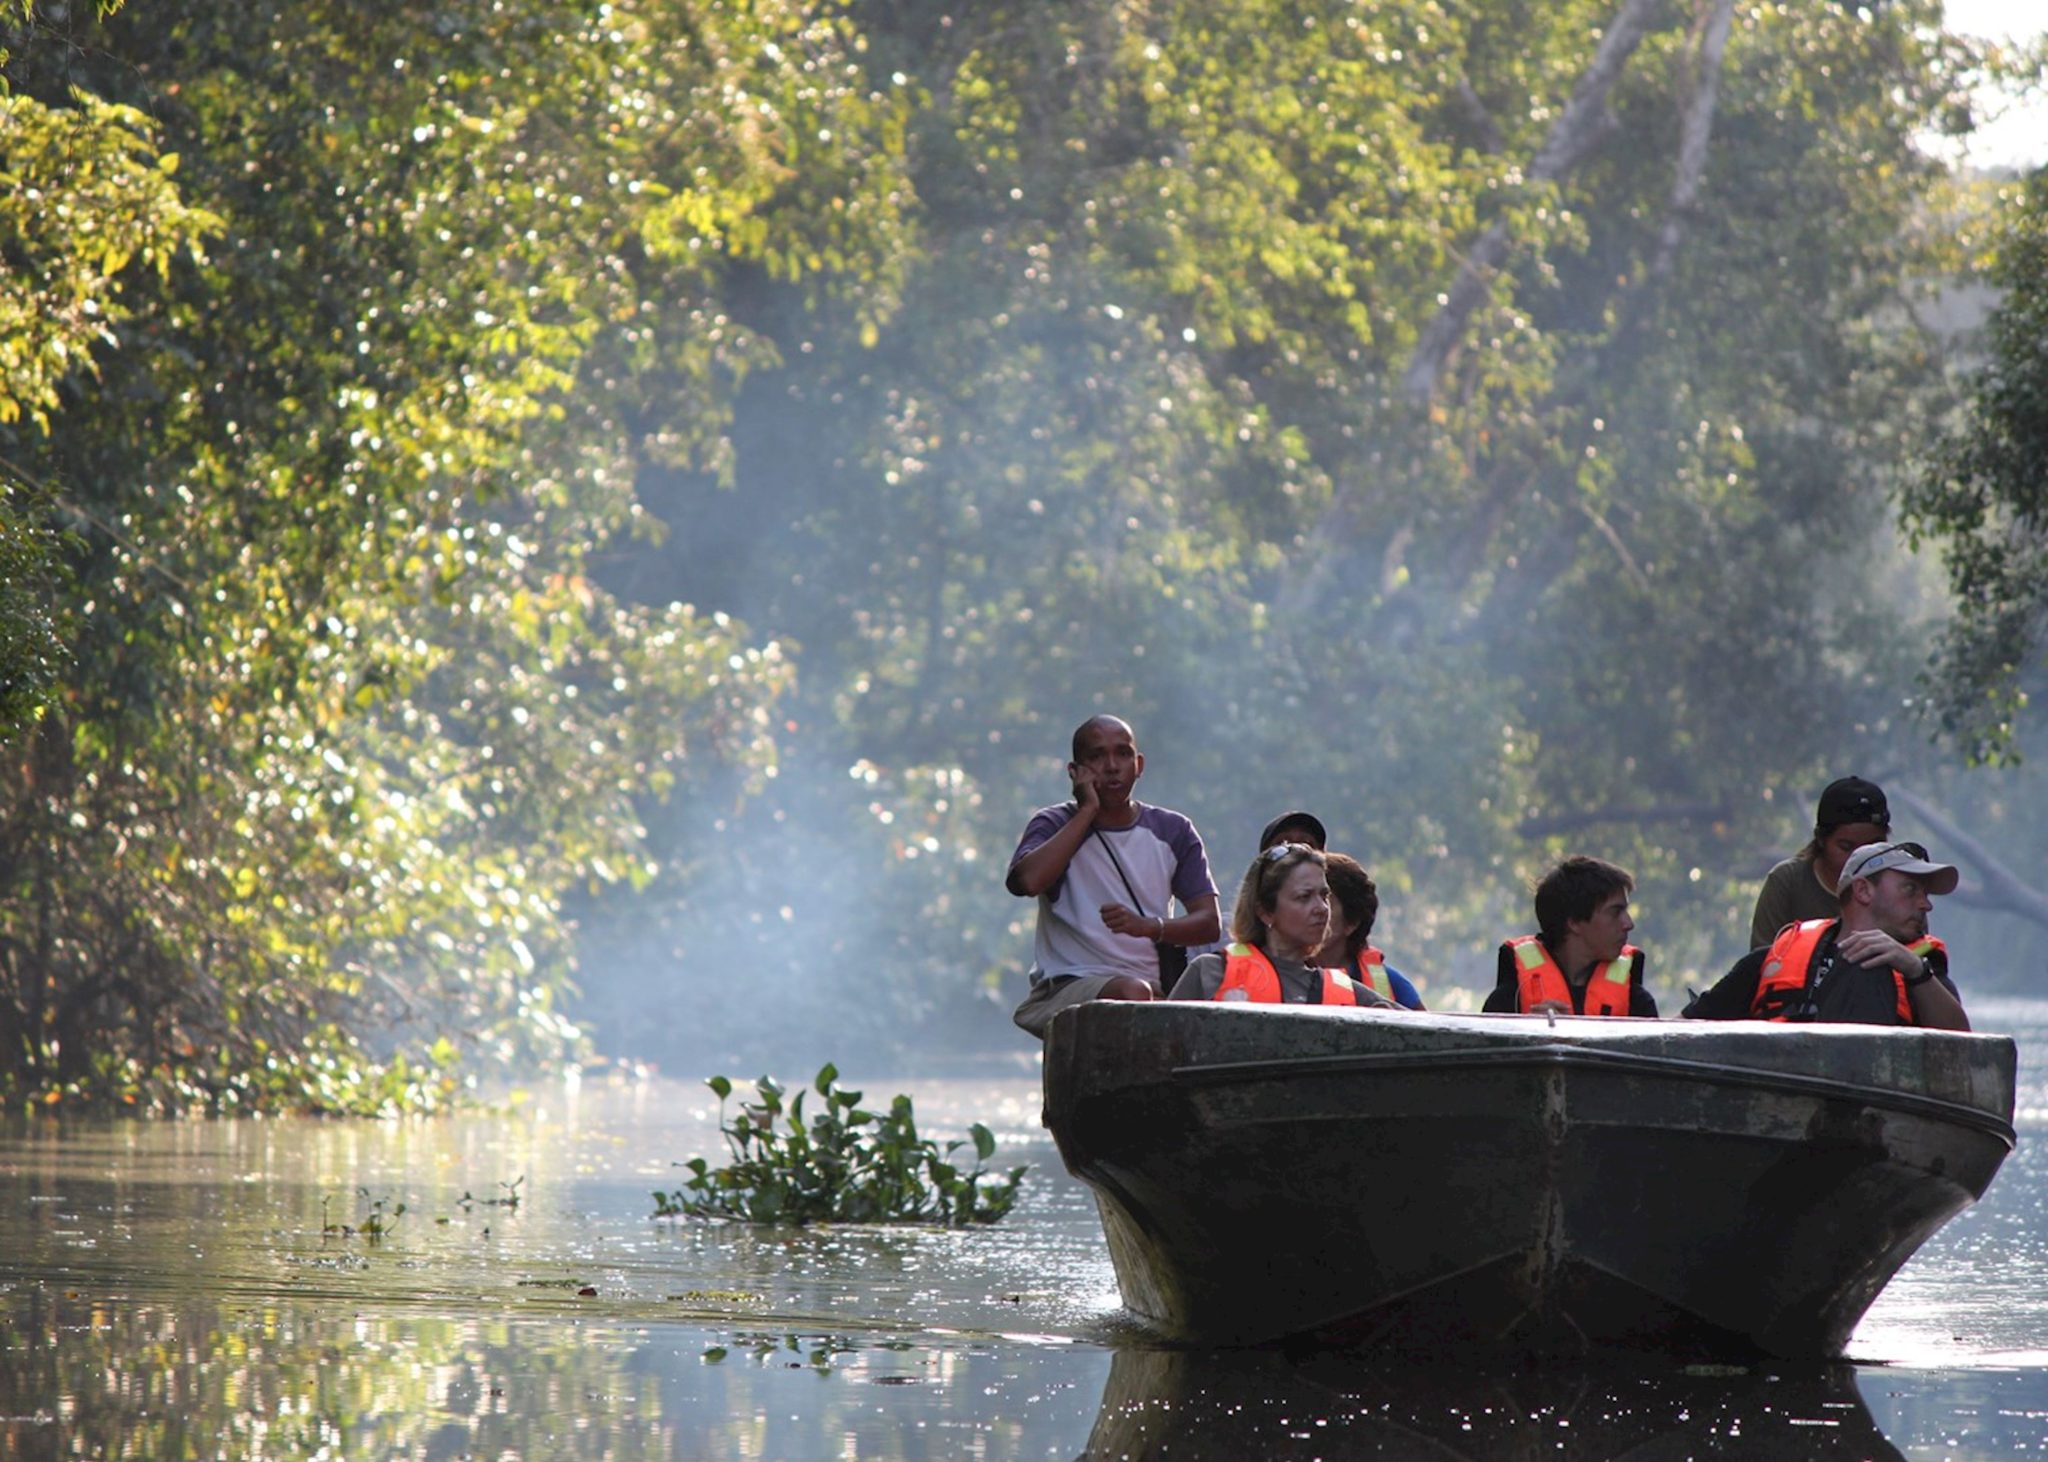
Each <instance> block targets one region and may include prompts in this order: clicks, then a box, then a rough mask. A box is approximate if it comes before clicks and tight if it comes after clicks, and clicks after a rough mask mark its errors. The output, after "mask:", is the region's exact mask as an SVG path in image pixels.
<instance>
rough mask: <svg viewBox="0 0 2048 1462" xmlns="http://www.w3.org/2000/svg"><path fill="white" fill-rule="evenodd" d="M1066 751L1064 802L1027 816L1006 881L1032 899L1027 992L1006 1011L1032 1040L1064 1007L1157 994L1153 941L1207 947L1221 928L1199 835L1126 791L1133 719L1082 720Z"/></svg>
mask: <svg viewBox="0 0 2048 1462" xmlns="http://www.w3.org/2000/svg"><path fill="white" fill-rule="evenodd" d="M1073 758H1074V759H1073V760H1072V761H1070V762H1068V763H1067V779H1068V781H1069V782H1070V783H1071V785H1072V788H1073V798H1072V800H1071V801H1068V802H1064V803H1060V804H1058V805H1057V806H1053V807H1042V808H1040V809H1039V810H1038V811H1037V812H1036V813H1034V814H1032V818H1031V821H1030V823H1029V824H1028V825H1027V826H1026V827H1025V829H1024V835H1023V837H1022V838H1020V839H1018V842H1017V851H1016V852H1015V853H1014V854H1013V855H1012V856H1011V858H1010V871H1009V876H1008V878H1007V879H1006V880H1005V886H1006V887H1007V888H1008V889H1009V890H1010V892H1011V893H1013V894H1015V895H1017V896H1018V897H1019V898H1035V899H1037V900H1038V929H1037V935H1036V939H1035V945H1034V954H1035V956H1036V958H1035V960H1034V963H1033V965H1032V969H1031V992H1030V993H1029V994H1028V995H1026V996H1025V997H1024V1001H1023V1003H1022V1004H1020V1005H1019V1006H1018V1007H1017V1009H1016V1012H1015V1014H1014V1015H1013V1017H1012V1018H1013V1019H1014V1020H1015V1021H1016V1022H1017V1024H1018V1025H1019V1026H1021V1027H1023V1028H1024V1029H1025V1030H1027V1031H1030V1032H1031V1034H1033V1035H1035V1036H1037V1037H1038V1038H1039V1039H1040V1040H1043V1039H1044V1038H1045V1031H1046V1027H1047V1026H1049V1025H1050V1024H1051V1023H1052V1018H1053V1016H1054V1015H1055V1014H1056V1013H1057V1012H1059V1011H1061V1010H1064V1009H1066V1008H1067V1007H1068V1006H1069V1005H1076V1004H1079V1003H1080V1002H1082V1001H1084V1000H1155V999H1158V998H1159V997H1160V996H1161V995H1163V994H1164V993H1165V991H1164V990H1162V989H1161V988H1160V975H1159V958H1160V955H1159V948H1158V946H1161V945H1167V946H1180V947H1183V948H1184V947H1186V946H1187V945H1190V944H1208V943H1212V942H1213V941H1214V940H1215V939H1216V938H1217V936H1218V934H1219V933H1221V931H1222V922H1221V919H1220V918H1219V916H1218V909H1217V906H1218V900H1217V895H1216V881H1215V879H1214V878H1212V877H1211V876H1210V873H1209V855H1208V853H1207V852H1206V851H1205V850H1204V848H1203V847H1202V837H1201V834H1200V833H1198V832H1196V831H1195V825H1194V824H1193V823H1192V822H1190V821H1188V819H1187V818H1185V817H1183V816H1182V815H1181V814H1180V813H1178V812H1173V811H1169V810H1168V809H1167V808H1164V807H1148V806H1146V805H1145V804H1143V803H1141V802H1139V801H1138V800H1137V798H1136V797H1134V796H1133V795H1132V793H1133V792H1134V790H1135V789H1136V788H1137V785H1138V778H1139V777H1141V776H1143V775H1144V773H1145V757H1144V754H1143V753H1142V752H1140V751H1139V750H1138V741H1137V737H1136V736H1135V735H1134V734H1133V732H1132V731H1131V728H1130V726H1129V725H1127V724H1126V723H1125V722H1123V721H1121V720H1119V719H1117V718H1116V717H1115V716H1095V717H1092V718H1090V719H1089V720H1086V721H1084V722H1082V723H1081V725H1080V726H1079V727H1077V728H1076V729H1075V731H1074V744H1073ZM1176 899H1177V900H1179V902H1180V908H1181V912H1180V913H1179V914H1177V915H1176V914H1175V913H1174V912H1173V908H1172V905H1173V903H1174V901H1175V900H1176Z"/></svg>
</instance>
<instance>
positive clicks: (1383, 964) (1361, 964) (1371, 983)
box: [1358, 944, 1400, 1005]
mask: <svg viewBox="0 0 2048 1462" xmlns="http://www.w3.org/2000/svg"><path fill="white" fill-rule="evenodd" d="M1358 983H1359V984H1361V985H1364V986H1365V987H1366V988H1367V989H1369V990H1372V991H1374V992H1376V993H1378V994H1381V995H1384V996H1386V997H1387V999H1389V1000H1394V982H1393V981H1392V980H1390V979H1388V978H1387V957H1386V956H1385V955H1384V954H1382V953H1380V952H1379V951H1378V950H1377V949H1374V948H1373V947H1372V946H1371V945H1370V944H1368V945H1366V947H1365V948H1363V949H1361V950H1359V951H1358ZM1394 1003H1395V1004H1397V1005H1398V1004H1399V1003H1400V1002H1399V1001H1398V1000H1395V1001H1394Z"/></svg>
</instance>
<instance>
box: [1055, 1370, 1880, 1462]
mask: <svg viewBox="0 0 2048 1462" xmlns="http://www.w3.org/2000/svg"><path fill="white" fill-rule="evenodd" d="M1088 1453H1089V1455H1091V1456H1096V1457H1130V1458H1142V1457H1281V1456H1304V1457H1306V1456H1319V1457H1326V1458H1334V1457H1415V1458H1442V1459H1445V1462H1450V1459H1473V1462H1478V1459H1486V1462H1495V1459H1516V1458H1528V1459H1532V1462H1533V1459H1536V1458H1547V1459H1575V1458H1593V1457H1601V1458H1618V1457H1629V1458H1665V1457H1668V1458H1684V1457H1714V1456H1723V1457H1742V1458H1755V1459H1768V1458H1784V1459H1787V1462H1794V1459H1808V1458H1830V1457H1841V1458H1886V1457H1898V1456H1900V1455H1902V1454H1901V1453H1900V1452H1899V1451H1898V1449H1897V1448H1895V1447H1893V1446H1892V1445H1891V1443H1890V1442H1888V1441H1886V1440H1885V1437H1884V1434H1883V1433H1882V1432H1881V1431H1880V1430H1879V1428H1878V1426H1877V1423H1876V1421H1875V1420H1874V1419H1873V1418H1872V1416H1871V1413H1870V1409H1869V1407H1867V1406H1866V1405H1865V1404H1864V1402H1863V1397H1862V1395H1861V1393H1860V1392H1859V1390H1858V1386H1857V1376H1856V1372H1855V1370H1854V1368H1852V1367H1849V1366H1846V1365H1844V1366H1833V1367H1818V1368H1810V1369H1805V1370H1800V1371H1791V1372H1784V1371H1763V1370H1758V1371H1747V1370H1740V1369H1732V1368H1725V1367H1723V1368H1712V1367H1707V1368H1693V1369H1673V1368H1665V1369H1661V1370H1657V1369H1643V1368H1641V1367H1635V1366H1628V1365H1612V1366H1603V1367H1600V1368H1597V1369H1594V1370H1591V1371H1569V1372H1564V1373H1559V1372H1557V1371H1545V1372H1541V1373H1535V1372H1529V1373H1514V1372H1486V1371H1460V1370H1455V1369H1430V1370H1413V1369H1399V1368H1389V1367H1387V1366H1386V1365H1385V1364H1384V1363H1383V1362H1375V1361H1374V1360H1372V1359H1370V1358H1362V1357H1355V1356H1318V1357H1314V1358H1309V1359H1291V1358H1288V1357H1285V1356H1281V1355H1277V1354H1245V1353H1236V1354H1231V1353H1223V1354H1218V1353H1213V1352H1212V1353H1176V1352H1170V1351H1156V1350H1154V1351H1148V1350H1141V1349H1127V1350H1121V1351H1118V1352H1117V1354H1116V1356H1115V1358H1114V1359H1113V1360H1112V1362H1111V1365H1110V1376H1109V1383H1108V1386H1107V1387H1106V1388H1105V1390H1104V1393H1103V1399H1102V1409H1101V1412H1100V1414H1099V1416H1098V1418H1097V1420H1096V1424H1095V1429H1094V1431H1093V1433H1092V1434H1091V1435H1090V1437H1089V1440H1088Z"/></svg>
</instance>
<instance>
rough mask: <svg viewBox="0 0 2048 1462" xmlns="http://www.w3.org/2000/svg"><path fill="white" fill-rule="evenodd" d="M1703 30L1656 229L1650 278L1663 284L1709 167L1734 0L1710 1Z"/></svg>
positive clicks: (1732, 19) (1669, 271) (1668, 275)
mask: <svg viewBox="0 0 2048 1462" xmlns="http://www.w3.org/2000/svg"><path fill="white" fill-rule="evenodd" d="M1711 3H1712V5H1713V9H1712V10H1711V11H1708V12H1707V13H1706V24H1705V26H1704V28H1703V29H1702V31H1701V34H1700V43H1699V54H1698V59H1697V61H1696V62H1695V63H1694V70H1693V89H1692V99H1691V100H1690V101H1689V102H1688V103H1687V104H1686V108H1685V116H1684V118H1683V119H1682V120H1681V122H1680V124H1679V133H1678V174H1677V176H1676V177H1675V178H1673V180H1672V183H1671V206H1670V208H1668V209H1667V210H1666V211H1665V214H1664V227H1663V228H1662V229H1660V230H1659V231H1658V235H1657V254H1656V257H1655V259H1654V260H1652V262H1651V264H1650V278H1651V280H1652V281H1653V282H1656V283H1661V282H1662V281H1664V280H1665V279H1668V278H1669V277H1670V275H1671V267H1672V263H1673V261H1674V260H1676V259H1677V257H1678V245H1679V241H1680V239H1681V238H1682V237H1683V235H1684V222H1685V219H1686V217H1687V216H1688V215H1689V214H1691V212H1692V206H1693V204H1694V202H1696V201H1697V200H1698V198H1699V195H1700V178H1701V176H1702V175H1704V174H1705V172H1706V170H1707V140H1708V138H1710V137H1711V136H1712V135H1713V131H1714V109H1715V107H1716V105H1717V104H1718V102H1719V99H1720V95H1721V58H1722V57H1723V56H1725V55H1726V54H1727V51H1728V31H1729V28H1730V26H1731V24H1732V22H1733V21H1734V18H1735V0H1711Z"/></svg>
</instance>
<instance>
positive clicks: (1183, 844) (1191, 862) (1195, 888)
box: [1166, 816, 1216, 908]
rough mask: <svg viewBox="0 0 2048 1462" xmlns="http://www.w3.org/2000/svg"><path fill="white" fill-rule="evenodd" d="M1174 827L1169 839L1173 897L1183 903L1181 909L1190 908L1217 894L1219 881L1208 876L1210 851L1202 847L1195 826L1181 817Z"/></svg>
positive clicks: (1175, 821)
mask: <svg viewBox="0 0 2048 1462" xmlns="http://www.w3.org/2000/svg"><path fill="white" fill-rule="evenodd" d="M1174 824H1175V825H1174V828H1173V831H1172V832H1171V833H1170V834H1168V836H1167V839H1166V842H1167V846H1168V847H1170V848H1172V849H1173V896H1174V897H1175V898H1177V899H1179V900H1180V902H1181V907H1182V908H1189V907H1192V906H1193V904H1194V902H1195V900H1196V899H1205V898H1208V897H1209V896H1210V895H1212V894H1214V893H1215V892H1216V880H1215V878H1214V877H1212V876H1211V875H1210V873H1209V852H1208V849H1206V848H1204V847H1203V846H1202V835H1201V834H1200V833H1198V832H1196V831H1195V825H1194V824H1193V823H1192V822H1189V821H1188V820H1187V819H1186V818H1185V817H1179V816H1176V817H1175V819H1174Z"/></svg>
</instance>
